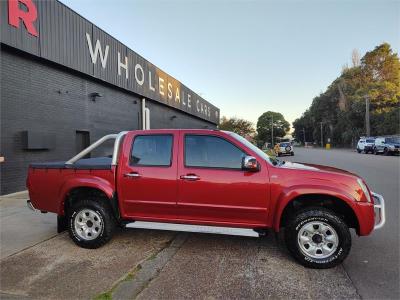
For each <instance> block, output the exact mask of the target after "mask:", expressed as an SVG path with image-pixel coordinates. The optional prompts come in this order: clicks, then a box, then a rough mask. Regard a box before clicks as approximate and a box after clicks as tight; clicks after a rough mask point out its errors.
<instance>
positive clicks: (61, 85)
mask: <svg viewBox="0 0 400 300" xmlns="http://www.w3.org/2000/svg"><path fill="white" fill-rule="evenodd" d="M0 56H1V58H0V59H1V85H0V111H1V122H0V123H1V124H0V126H1V136H0V156H1V155H2V156H4V157H5V162H4V163H2V164H0V194H7V193H12V192H16V191H20V190H24V189H25V180H26V171H27V167H28V164H29V163H30V162H39V161H52V160H66V159H68V158H70V157H72V156H73V155H74V154H75V153H76V144H75V143H76V141H75V136H76V131H77V130H87V131H89V132H90V140H91V142H93V141H95V140H96V139H98V138H100V137H101V136H103V135H105V134H108V133H115V132H119V131H122V130H134V129H140V128H141V121H140V120H141V117H140V112H141V97H139V96H137V95H136V94H133V93H129V92H127V91H126V90H123V89H120V88H117V87H114V86H111V85H108V84H106V83H104V82H101V81H97V80H96V79H93V78H91V77H89V76H86V75H82V74H81V73H78V72H75V71H71V70H70V69H67V68H63V67H60V66H58V65H56V64H53V63H49V62H46V61H43V60H41V59H39V58H37V57H33V56H30V55H28V54H24V53H22V52H19V51H17V50H15V49H12V48H8V47H6V46H4V45H2V48H1V52H0ZM93 92H97V93H100V94H102V97H101V98H97V99H96V101H92V100H91V97H89V95H90V94H91V93H93ZM147 107H149V108H150V113H151V128H215V125H214V124H213V123H210V122H207V121H205V120H202V119H200V118H197V117H194V116H192V115H189V114H186V113H184V112H182V111H180V110H176V109H174V108H171V107H168V106H165V105H162V104H160V103H158V102H155V101H151V100H147ZM172 116H176V118H173V119H172V120H171V117H172ZM29 130H30V131H35V132H39V133H43V134H50V135H52V136H53V137H54V140H55V143H54V148H53V149H49V150H24V149H23V139H22V132H23V131H29Z"/></svg>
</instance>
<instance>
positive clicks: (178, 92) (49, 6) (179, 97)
mask: <svg viewBox="0 0 400 300" xmlns="http://www.w3.org/2000/svg"><path fill="white" fill-rule="evenodd" d="M0 18H1V19H0V24H1V43H3V44H6V45H9V46H11V47H15V48H18V49H20V50H22V51H25V52H28V53H30V54H33V55H36V56H39V57H42V58H44V59H47V60H50V61H53V62H56V63H59V64H62V65H64V66H67V67H69V68H72V69H74V70H77V71H80V72H83V73H85V74H88V75H90V76H93V77H95V78H98V79H100V80H103V81H106V82H108V83H111V84H113V85H116V86H118V87H121V88H123V89H126V90H129V91H132V92H135V93H137V94H139V95H141V96H143V97H146V98H150V99H153V100H156V101H158V102H161V103H164V104H166V105H169V106H172V107H174V108H177V109H180V110H183V111H185V112H187V113H189V114H192V115H195V116H197V117H200V118H202V119H206V120H208V121H211V122H213V123H215V124H218V122H219V109H218V108H217V107H215V106H214V105H212V104H210V103H209V102H208V101H206V100H204V99H203V98H202V97H200V96H199V95H198V94H196V93H194V92H193V91H192V90H190V89H189V88H188V87H186V86H185V85H183V84H182V83H181V82H179V81H178V80H176V79H175V78H173V77H172V76H170V75H168V74H167V73H165V72H164V71H162V70H161V69H159V68H157V67H156V66H154V65H153V64H152V63H150V62H149V61H147V60H146V59H144V58H143V57H141V56H140V55H139V54H137V53H136V52H134V51H132V50H131V49H129V48H128V47H126V46H125V45H123V44H122V43H120V42H119V41H117V40H116V39H114V38H113V37H111V36H110V35H109V34H107V33H105V32H104V31H103V30H101V29H99V28H98V27H97V26H95V25H94V24H92V23H90V22H89V21H87V20H86V19H84V18H83V17H81V16H80V15H78V14H77V13H75V12H74V11H72V10H71V9H69V8H68V7H66V6H65V5H63V4H62V3H60V2H58V1H55V0H54V1H53V0H49V1H36V0H7V1H0Z"/></svg>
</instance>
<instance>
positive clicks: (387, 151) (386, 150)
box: [383, 148, 390, 156]
mask: <svg viewBox="0 0 400 300" xmlns="http://www.w3.org/2000/svg"><path fill="white" fill-rule="evenodd" d="M383 154H384V155H386V156H388V155H389V154H390V153H389V149H388V148H385V149H384V150H383Z"/></svg>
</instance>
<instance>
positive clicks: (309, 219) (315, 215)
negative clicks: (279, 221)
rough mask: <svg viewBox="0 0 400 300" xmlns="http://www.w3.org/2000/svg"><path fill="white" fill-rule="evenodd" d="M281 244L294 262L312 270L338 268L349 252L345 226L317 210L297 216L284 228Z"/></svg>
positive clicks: (329, 215)
mask: <svg viewBox="0 0 400 300" xmlns="http://www.w3.org/2000/svg"><path fill="white" fill-rule="evenodd" d="M285 241H286V245H287V247H288V250H289V251H290V253H291V254H292V255H293V257H294V258H295V259H296V260H297V261H299V262H300V263H301V264H302V265H303V266H305V267H309V268H316V269H326V268H332V267H334V266H336V265H338V264H340V263H341V262H342V261H343V260H344V259H345V258H346V257H347V255H348V254H349V252H350V248H351V235H350V231H349V228H348V226H347V225H346V223H345V222H344V221H343V220H342V219H341V218H340V217H339V216H337V215H336V214H335V213H334V212H332V211H330V210H328V209H324V208H319V207H314V208H308V209H305V210H302V211H300V212H298V213H297V214H296V215H295V216H294V218H293V219H292V220H291V221H290V222H289V224H288V225H287V226H286V228H285Z"/></svg>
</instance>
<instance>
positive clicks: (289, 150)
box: [277, 142, 294, 156]
mask: <svg viewBox="0 0 400 300" xmlns="http://www.w3.org/2000/svg"><path fill="white" fill-rule="evenodd" d="M277 154H278V156H281V155H291V156H293V155H294V151H293V146H292V144H291V143H289V142H285V143H279V151H278V153H277Z"/></svg>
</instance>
